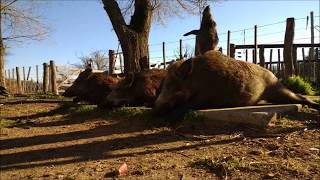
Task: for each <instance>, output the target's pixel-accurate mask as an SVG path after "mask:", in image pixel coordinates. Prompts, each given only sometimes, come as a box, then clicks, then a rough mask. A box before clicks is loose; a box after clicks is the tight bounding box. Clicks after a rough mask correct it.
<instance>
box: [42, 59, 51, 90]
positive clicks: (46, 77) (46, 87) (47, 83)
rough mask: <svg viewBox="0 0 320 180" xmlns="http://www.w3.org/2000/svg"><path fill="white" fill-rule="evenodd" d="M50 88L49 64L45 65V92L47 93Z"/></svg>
mask: <svg viewBox="0 0 320 180" xmlns="http://www.w3.org/2000/svg"><path fill="white" fill-rule="evenodd" d="M48 88H49V68H48V64H47V63H43V87H42V89H43V92H44V93H47V92H48Z"/></svg>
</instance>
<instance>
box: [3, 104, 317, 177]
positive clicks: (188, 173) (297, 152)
mask: <svg viewBox="0 0 320 180" xmlns="http://www.w3.org/2000/svg"><path fill="white" fill-rule="evenodd" d="M66 104H67V105H66ZM306 111H309V110H308V109H306ZM145 114H146V112H144V111H142V110H128V109H125V108H123V109H120V110H117V111H114V112H113V113H110V112H107V111H106V110H104V111H101V110H99V109H97V108H96V107H95V106H88V105H68V103H64V104H59V103H30V102H29V103H26V104H7V105H2V106H0V125H1V138H0V148H1V151H0V166H1V180H7V179H8V180H9V179H14V180H15V179H66V180H70V179H219V178H223V179H226V178H228V179H272V178H274V179H320V171H319V169H320V157H319V155H320V152H319V149H320V130H319V124H317V123H316V122H315V119H316V112H312V111H311V112H301V113H297V114H295V115H290V116H286V117H282V118H280V119H279V120H277V121H276V122H271V124H270V127H269V128H268V129H267V130H265V131H263V130H257V129H252V128H248V127H238V128H226V127H224V128H217V129H216V130H212V129H210V131H207V130H206V129H197V128H195V129H186V128H181V127H182V126H175V128H169V127H166V126H164V125H165V124H166V123H163V119H162V120H161V119H154V118H150V116H148V115H145ZM123 163H126V164H127V165H128V172H127V173H126V174H123V175H120V176H117V175H115V173H114V171H115V170H117V169H118V168H119V166H120V165H121V164H123Z"/></svg>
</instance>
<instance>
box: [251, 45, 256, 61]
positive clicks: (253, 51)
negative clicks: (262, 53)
mask: <svg viewBox="0 0 320 180" xmlns="http://www.w3.org/2000/svg"><path fill="white" fill-rule="evenodd" d="M254 54H255V50H254V49H252V63H253V64H256V63H255V62H254Z"/></svg>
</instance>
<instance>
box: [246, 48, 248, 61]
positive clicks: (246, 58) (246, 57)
mask: <svg viewBox="0 0 320 180" xmlns="http://www.w3.org/2000/svg"><path fill="white" fill-rule="evenodd" d="M246 62H248V49H246Z"/></svg>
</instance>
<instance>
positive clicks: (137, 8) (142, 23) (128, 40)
mask: <svg viewBox="0 0 320 180" xmlns="http://www.w3.org/2000/svg"><path fill="white" fill-rule="evenodd" d="M102 2H103V4H104V9H105V11H106V12H107V14H108V16H109V18H110V21H111V23H112V26H113V28H114V30H115V32H116V34H117V37H118V39H119V41H120V44H121V48H122V51H123V57H124V73H129V72H139V71H141V70H143V69H148V68H149V62H148V54H149V52H148V41H149V32H150V27H151V18H152V7H151V3H150V0H136V1H135V4H134V14H133V16H132V17H131V21H130V24H129V25H127V24H126V22H125V20H124V18H123V16H122V14H121V10H120V8H119V6H118V3H117V2H116V1H115V0H102Z"/></svg>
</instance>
